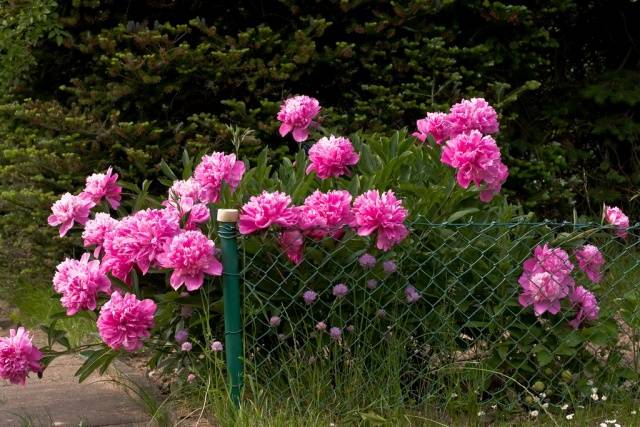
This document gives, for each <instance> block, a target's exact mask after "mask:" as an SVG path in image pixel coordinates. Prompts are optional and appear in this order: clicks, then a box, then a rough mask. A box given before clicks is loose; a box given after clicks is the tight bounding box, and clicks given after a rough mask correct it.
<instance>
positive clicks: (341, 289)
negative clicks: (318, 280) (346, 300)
mask: <svg viewBox="0 0 640 427" xmlns="http://www.w3.org/2000/svg"><path fill="white" fill-rule="evenodd" d="M348 293H349V288H348V287H347V285H345V284H344V283H338V284H337V285H335V286H334V287H333V295H334V296H336V297H338V298H342V297H344V296H345V295H347V294H348Z"/></svg>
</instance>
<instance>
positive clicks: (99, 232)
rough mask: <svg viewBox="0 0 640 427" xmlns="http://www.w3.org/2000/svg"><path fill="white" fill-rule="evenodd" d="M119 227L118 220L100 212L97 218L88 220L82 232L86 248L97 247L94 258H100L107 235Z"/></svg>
mask: <svg viewBox="0 0 640 427" xmlns="http://www.w3.org/2000/svg"><path fill="white" fill-rule="evenodd" d="M117 225H118V220H117V219H115V218H111V216H110V215H109V214H107V213H103V212H98V213H97V214H96V216H95V218H93V219H90V220H88V221H87V223H86V224H85V226H84V231H83V232H82V239H83V241H84V247H85V248H87V247H89V246H93V245H95V247H96V248H95V249H94V251H93V256H94V257H98V256H99V255H100V251H101V250H102V245H103V243H104V239H105V238H106V236H107V233H109V232H110V231H111V230H113V229H114V228H115V227H116V226H117Z"/></svg>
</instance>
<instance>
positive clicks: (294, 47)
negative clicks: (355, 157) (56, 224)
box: [0, 0, 640, 281]
mask: <svg viewBox="0 0 640 427" xmlns="http://www.w3.org/2000/svg"><path fill="white" fill-rule="evenodd" d="M2 5H3V7H2V8H0V18H4V21H3V20H1V19H0V22H2V24H0V66H1V68H2V71H1V72H0V88H2V89H3V95H4V104H3V105H1V106H0V146H1V148H2V150H1V151H0V215H2V217H1V218H0V233H1V235H0V238H1V241H0V243H1V246H2V250H3V252H5V253H2V254H1V255H3V256H2V258H3V261H2V262H1V263H2V264H0V271H2V275H3V276H4V277H9V278H11V280H12V281H15V274H14V272H15V271H16V270H20V269H21V267H17V265H18V264H19V263H18V262H17V261H16V260H15V259H14V258H15V255H14V254H18V253H19V254H20V257H19V260H25V261H24V262H25V265H30V263H31V265H32V261H31V260H32V259H33V258H32V257H33V256H37V257H38V258H39V259H42V258H44V257H45V256H48V257H49V258H51V256H50V255H51V254H50V252H51V250H54V249H56V248H55V247H54V248H51V247H50V246H49V245H48V244H47V243H48V241H49V238H50V237H51V236H53V235H54V233H53V230H47V229H46V228H45V227H44V224H45V218H46V215H47V210H48V207H49V205H50V203H51V202H52V201H53V200H54V199H55V198H56V197H57V196H56V195H57V194H59V193H61V192H64V191H67V190H69V189H70V188H75V187H78V186H81V185H82V179H83V178H84V176H85V175H87V174H88V173H90V172H92V171H94V170H97V169H103V168H105V167H106V166H107V165H110V164H113V165H114V166H116V169H117V170H118V172H120V173H121V174H122V175H124V176H125V177H126V179H127V180H129V181H137V180H140V179H142V178H153V177H154V176H156V175H157V174H158V172H159V167H158V163H159V160H160V159H161V158H165V159H166V160H167V161H168V162H169V163H176V162H177V161H178V158H179V156H180V153H181V152H182V150H183V149H184V148H186V149H187V150H188V151H190V152H191V153H192V154H195V153H198V152H201V151H203V150H213V149H229V148H230V147H229V144H230V143H229V129H228V128H227V126H226V125H227V124H233V125H236V126H240V127H245V128H251V129H254V130H255V133H254V134H253V136H252V138H250V140H249V143H247V144H246V145H245V146H244V147H243V148H242V151H243V155H244V156H245V157H249V158H251V156H253V155H254V154H255V153H256V152H257V150H259V149H260V147H261V146H263V145H269V146H271V147H274V148H278V149H279V150H280V152H283V151H284V150H287V149H292V148H294V147H293V144H292V143H291V142H288V141H283V140H282V139H281V138H279V136H278V134H277V123H276V122H275V120H274V117H275V114H276V112H277V109H278V105H279V103H280V101H281V100H282V99H283V98H284V97H286V96H288V95H291V94H308V95H312V96H315V97H317V98H318V99H319V100H320V101H321V103H322V104H323V105H324V106H325V114H324V119H325V122H326V123H327V124H328V125H329V126H331V127H334V126H335V127H337V128H339V129H341V130H342V131H344V132H348V131H352V130H355V129H365V130H367V131H388V130H390V129H396V128H400V127H408V128H413V127H414V125H415V120H416V119H418V118H420V117H422V116H423V115H424V113H425V112H426V111H433V110H437V109H440V108H444V107H445V106H447V105H450V104H451V103H452V102H455V101H456V100H458V99H460V98H461V97H471V96H484V97H486V98H487V99H488V100H489V101H490V102H491V103H492V104H493V105H495V106H496V107H497V109H498V110H499V111H500V113H501V121H502V123H503V130H504V131H503V132H502V134H501V135H500V137H499V143H500V145H501V146H502V147H504V152H505V155H506V160H505V163H507V164H508V165H509V166H510V168H511V177H510V179H509V181H508V182H507V190H508V191H509V192H510V194H511V199H512V200H513V201H517V202H520V203H522V204H524V205H525V207H526V208H527V209H534V210H536V211H537V212H539V213H540V214H541V215H544V216H551V217H561V218H567V217H568V216H569V215H571V213H572V210H573V208H574V207H575V208H576V209H577V211H578V212H579V213H580V214H583V213H584V214H593V213H597V212H598V211H599V209H600V204H601V203H602V202H603V201H608V202H611V203H615V204H619V205H622V206H623V207H624V208H625V209H627V210H630V211H631V213H632V215H633V214H637V213H638V212H637V208H636V205H635V204H633V203H632V202H630V201H629V200H630V198H631V196H632V195H633V194H634V192H635V191H636V188H637V187H638V181H639V180H640V176H639V175H638V171H639V170H640V168H639V167H638V159H637V148H636V147H638V145H637V141H638V136H639V135H640V131H639V126H640V121H639V120H638V117H637V113H636V114H635V116H634V111H635V110H636V109H638V104H640V92H639V89H638V88H639V87H640V86H639V85H638V83H640V76H639V72H638V66H639V56H640V55H639V51H640V49H639V48H638V46H640V40H639V38H638V34H637V32H638V27H637V25H635V23H637V22H638V20H639V19H640V13H639V7H638V6H637V5H636V3H633V2H630V1H628V0H625V1H622V0H619V1H616V0H614V1H590V2H580V1H578V0H575V1H570V0H540V1H526V2H525V1H522V2H508V3H503V2H492V1H479V0H473V1H453V0H441V1H437V0H434V1H429V0H413V1H411V0H410V1H396V2H390V1H366V0H360V1H358V0H349V1H329V0H318V1H294V0H290V1H261V2H256V1H238V0H236V1H232V2H230V1H187V0H184V1H168V0H157V1H126V2H125V1H117V0H113V1H100V0H73V1H72V2H70V1H60V2H59V3H56V2H54V1H53V0H21V1H18V2H7V3H6V5H5V2H3V3H2ZM34 17H35V19H34ZM276 154H277V151H276ZM276 158H277V155H276ZM276 160H277V159H276ZM636 216H637V215H636ZM16 233H17V234H18V236H19V238H17V239H14V238H12V237H10V236H14V235H15V234H16ZM16 242H17V243H18V245H21V246H17V247H16ZM17 248H19V249H20V251H21V252H18V249H17ZM53 261H55V259H54V260H53ZM53 261H51V262H53ZM46 262H49V261H48V259H47V261H46ZM47 268H49V266H47ZM7 272H8V273H7ZM28 277H33V276H32V275H29V276H28ZM38 280H45V281H46V280H48V279H47V278H45V277H39V278H38Z"/></svg>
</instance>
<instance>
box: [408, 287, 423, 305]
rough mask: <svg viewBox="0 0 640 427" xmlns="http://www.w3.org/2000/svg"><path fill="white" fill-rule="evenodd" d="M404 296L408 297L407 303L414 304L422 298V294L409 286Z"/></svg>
mask: <svg viewBox="0 0 640 427" xmlns="http://www.w3.org/2000/svg"><path fill="white" fill-rule="evenodd" d="M404 295H405V296H406V297H407V302H409V303H414V302H416V301H418V300H419V299H420V297H421V295H420V292H418V290H417V289H416V288H414V287H413V286H411V285H409V286H407V287H406V288H405V290H404Z"/></svg>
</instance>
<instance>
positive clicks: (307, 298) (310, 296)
mask: <svg viewBox="0 0 640 427" xmlns="http://www.w3.org/2000/svg"><path fill="white" fill-rule="evenodd" d="M302 298H303V299H304V302H306V303H307V304H308V305H311V304H313V302H314V301H315V300H316V298H318V293H317V292H315V291H312V290H308V291H306V292H305V293H304V294H302Z"/></svg>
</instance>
